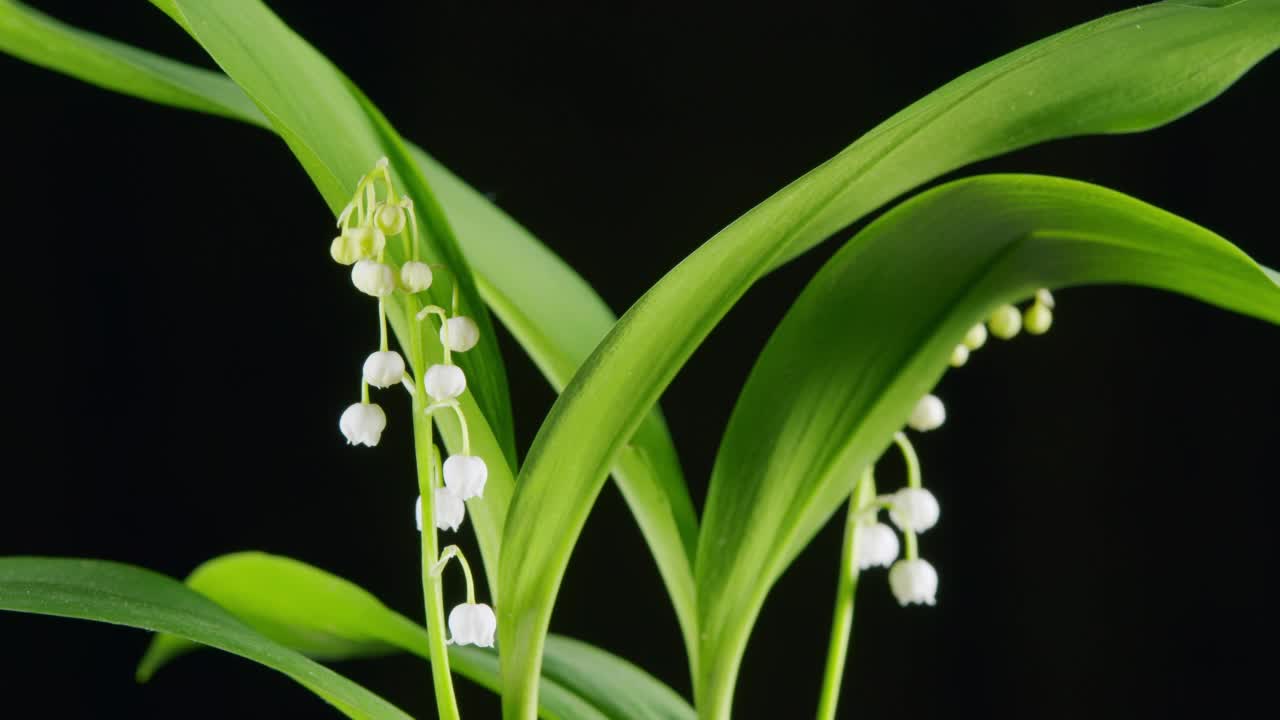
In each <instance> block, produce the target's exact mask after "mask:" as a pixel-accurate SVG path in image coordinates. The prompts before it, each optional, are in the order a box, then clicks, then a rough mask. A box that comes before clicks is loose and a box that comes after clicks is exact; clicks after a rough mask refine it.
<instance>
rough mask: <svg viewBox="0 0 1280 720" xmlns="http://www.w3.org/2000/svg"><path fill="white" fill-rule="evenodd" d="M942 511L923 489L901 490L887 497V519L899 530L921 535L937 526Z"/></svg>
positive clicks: (931, 496) (931, 494) (908, 488)
mask: <svg viewBox="0 0 1280 720" xmlns="http://www.w3.org/2000/svg"><path fill="white" fill-rule="evenodd" d="M941 513H942V509H941V508H939V507H938V499H937V498H935V497H934V496H933V493H931V492H929V491H928V490H925V489H924V488H910V487H907V488H902V489H901V490H899V491H898V492H896V493H894V494H893V495H891V496H889V518H890V519H891V520H893V524H894V525H897V526H898V528H899V529H902V530H911V531H913V532H918V533H922V532H924V531H925V530H928V529H929V528H931V527H933V526H934V525H937V524H938V516H939V515H940V514H941Z"/></svg>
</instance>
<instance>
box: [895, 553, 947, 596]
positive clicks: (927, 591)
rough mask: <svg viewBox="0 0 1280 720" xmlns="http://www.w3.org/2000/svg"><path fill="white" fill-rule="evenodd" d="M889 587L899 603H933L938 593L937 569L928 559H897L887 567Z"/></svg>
mask: <svg viewBox="0 0 1280 720" xmlns="http://www.w3.org/2000/svg"><path fill="white" fill-rule="evenodd" d="M889 589H890V590H892V591H893V596H894V597H895V598H897V599H898V604H899V605H903V606H906V605H910V604H911V603H920V604H921V605H933V604H934V603H935V602H936V601H935V598H936V596H937V594H938V571H937V570H934V569H933V566H932V565H930V564H929V561H928V560H924V559H921V558H916V559H915V560H899V561H898V562H896V563H894V564H893V567H891V568H889Z"/></svg>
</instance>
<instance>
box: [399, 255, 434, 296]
mask: <svg viewBox="0 0 1280 720" xmlns="http://www.w3.org/2000/svg"><path fill="white" fill-rule="evenodd" d="M400 286H401V287H403V288H404V289H405V291H406V292H409V293H419V292H422V291H423V290H426V289H427V288H429V287H431V266H430V265H428V264H426V263H424V262H418V261H416V260H410V261H409V262H407V263H405V264H404V265H401V266H400Z"/></svg>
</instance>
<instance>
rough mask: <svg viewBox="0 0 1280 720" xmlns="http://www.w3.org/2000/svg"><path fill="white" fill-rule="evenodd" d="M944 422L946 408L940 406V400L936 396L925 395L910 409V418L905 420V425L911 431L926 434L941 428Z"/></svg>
mask: <svg viewBox="0 0 1280 720" xmlns="http://www.w3.org/2000/svg"><path fill="white" fill-rule="evenodd" d="M946 421H947V408H946V406H944V405H943V404H942V400H940V399H938V396H937V395H925V396H924V397H922V398H920V402H918V403H916V406H915V408H914V409H912V411H911V417H909V418H907V425H909V426H910V427H911V429H912V430H918V431H920V432H926V431H929V430H936V429H937V428H940V427H942V423H944V422H946Z"/></svg>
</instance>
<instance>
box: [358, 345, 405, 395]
mask: <svg viewBox="0 0 1280 720" xmlns="http://www.w3.org/2000/svg"><path fill="white" fill-rule="evenodd" d="M403 379H404V358H402V357H400V353H398V352H396V351H395V350H382V351H380V352H376V353H372V354H371V355H369V357H368V358H367V359H366V360H365V361H364V381H365V382H367V383H369V384H370V385H372V386H374V387H377V388H388V387H391V386H392V385H395V384H397V383H399V382H400V381H401V380H403Z"/></svg>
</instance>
